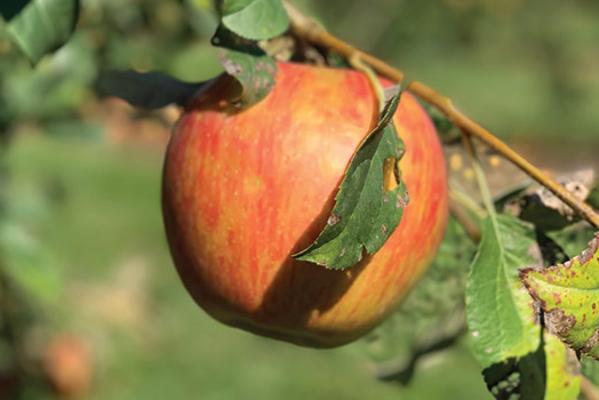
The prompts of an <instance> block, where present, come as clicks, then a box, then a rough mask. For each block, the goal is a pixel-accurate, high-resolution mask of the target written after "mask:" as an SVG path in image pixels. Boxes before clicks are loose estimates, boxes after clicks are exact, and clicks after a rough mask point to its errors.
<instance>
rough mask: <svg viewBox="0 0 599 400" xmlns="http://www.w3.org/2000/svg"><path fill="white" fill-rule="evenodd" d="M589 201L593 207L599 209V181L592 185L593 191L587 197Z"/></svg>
mask: <svg viewBox="0 0 599 400" xmlns="http://www.w3.org/2000/svg"><path fill="white" fill-rule="evenodd" d="M587 202H588V203H589V204H590V205H591V207H593V208H596V209H599V183H595V184H594V185H593V186H592V188H591V192H590V193H589V196H588V197H587Z"/></svg>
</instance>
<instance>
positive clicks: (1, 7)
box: [0, 0, 31, 21]
mask: <svg viewBox="0 0 599 400" xmlns="http://www.w3.org/2000/svg"><path fill="white" fill-rule="evenodd" d="M30 1H31V0H5V1H3V2H2V3H0V15H2V17H3V18H4V20H5V21H10V20H11V19H12V17H14V16H15V15H17V14H18V13H19V12H20V11H21V10H22V9H23V8H25V6H26V5H27V4H28V3H29V2H30Z"/></svg>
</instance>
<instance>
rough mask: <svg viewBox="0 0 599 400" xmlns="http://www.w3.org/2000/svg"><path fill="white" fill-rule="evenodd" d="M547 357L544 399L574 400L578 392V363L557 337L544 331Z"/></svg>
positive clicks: (579, 379)
mask: <svg viewBox="0 0 599 400" xmlns="http://www.w3.org/2000/svg"><path fill="white" fill-rule="evenodd" d="M544 339H545V354H546V358H547V386H546V390H545V400H576V399H577V398H578V394H579V393H580V383H581V380H582V379H581V376H580V363H579V362H578V359H577V358H576V354H575V353H574V352H573V351H572V350H571V349H569V348H568V347H567V346H566V345H565V344H564V343H563V342H562V341H561V340H559V338H557V337H556V336H554V335H552V334H551V333H549V332H544Z"/></svg>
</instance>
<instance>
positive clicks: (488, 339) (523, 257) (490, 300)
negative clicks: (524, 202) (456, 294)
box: [466, 214, 541, 367]
mask: <svg viewBox="0 0 599 400" xmlns="http://www.w3.org/2000/svg"><path fill="white" fill-rule="evenodd" d="M540 264H541V261H540V251H539V249H538V246H537V243H536V241H535V234H534V230H533V229H532V227H531V226H530V225H528V224H525V223H523V222H521V221H519V220H517V219H515V218H512V217H508V216H505V215H495V214H492V215H490V216H489V217H487V219H485V220H484V222H483V225H482V241H481V244H480V248H479V250H478V254H477V255H476V257H475V259H474V261H473V263H472V267H471V270H470V274H469V276H468V283H467V286H466V310H467V317H468V325H469V329H470V332H471V334H472V344H473V348H474V354H475V356H476V358H478V360H479V361H480V363H481V364H482V365H483V367H489V366H491V365H493V364H496V363H501V362H503V361H504V360H507V359H509V358H518V357H521V356H524V355H526V354H528V353H532V352H534V351H535V350H536V349H537V347H538V345H539V330H540V326H539V324H538V322H537V321H536V318H537V317H536V313H535V311H534V309H533V307H531V303H532V299H531V298H530V296H529V295H528V293H527V292H526V289H525V288H524V286H523V284H522V282H520V280H519V279H518V269H519V268H521V267H524V266H538V265H540Z"/></svg>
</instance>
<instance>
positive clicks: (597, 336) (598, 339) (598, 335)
mask: <svg viewBox="0 0 599 400" xmlns="http://www.w3.org/2000/svg"><path fill="white" fill-rule="evenodd" d="M598 343H599V330H596V331H595V332H594V333H593V335H592V336H591V337H590V338H589V340H587V341H586V343H585V344H584V346H582V349H580V351H581V352H583V353H590V352H591V351H592V350H593V348H595V346H597V344H598Z"/></svg>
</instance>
